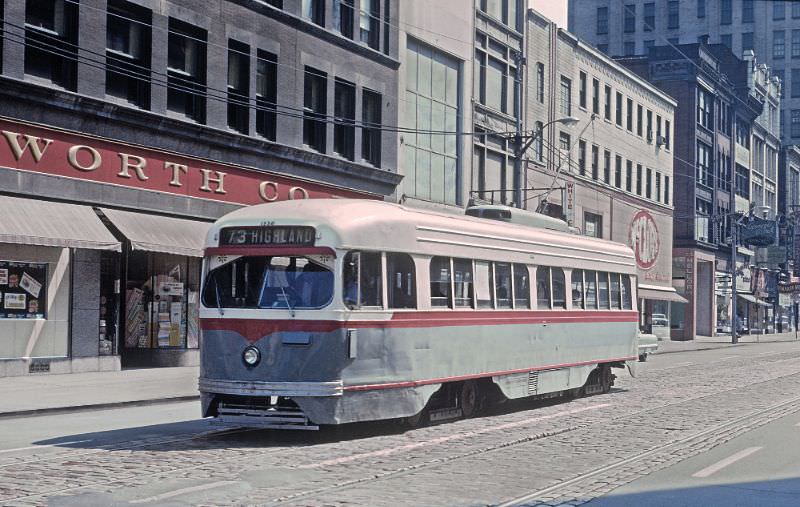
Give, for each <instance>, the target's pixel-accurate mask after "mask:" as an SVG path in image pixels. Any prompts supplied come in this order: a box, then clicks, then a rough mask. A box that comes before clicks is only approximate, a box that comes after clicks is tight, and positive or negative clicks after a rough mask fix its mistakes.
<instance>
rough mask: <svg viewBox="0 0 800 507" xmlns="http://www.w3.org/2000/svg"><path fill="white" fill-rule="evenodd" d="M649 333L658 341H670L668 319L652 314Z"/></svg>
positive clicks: (662, 315) (660, 314)
mask: <svg viewBox="0 0 800 507" xmlns="http://www.w3.org/2000/svg"><path fill="white" fill-rule="evenodd" d="M651 332H652V333H653V334H654V335H656V338H658V339H659V340H669V339H670V329H669V319H667V316H666V315H664V314H663V313H654V314H653V323H652V325H651Z"/></svg>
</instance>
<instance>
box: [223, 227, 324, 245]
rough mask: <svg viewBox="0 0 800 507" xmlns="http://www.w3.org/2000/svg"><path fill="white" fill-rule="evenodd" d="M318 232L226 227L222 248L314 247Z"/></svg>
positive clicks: (310, 228)
mask: <svg viewBox="0 0 800 507" xmlns="http://www.w3.org/2000/svg"><path fill="white" fill-rule="evenodd" d="M315 236H316V231H315V230H314V228H313V227H308V226H305V225H302V226H255V227H253V226H249V227H225V228H223V229H222V233H221V234H220V241H219V244H220V246H314V239H315Z"/></svg>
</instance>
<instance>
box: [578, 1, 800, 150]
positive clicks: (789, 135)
mask: <svg viewBox="0 0 800 507" xmlns="http://www.w3.org/2000/svg"><path fill="white" fill-rule="evenodd" d="M568 24H569V30H570V31H571V32H573V33H575V34H576V35H578V36H579V37H581V38H582V39H584V40H587V41H589V42H590V43H592V44H594V45H596V46H597V47H598V48H601V49H602V50H603V51H605V52H606V53H608V54H609V55H612V56H633V55H643V54H646V53H647V49H648V47H650V46H664V45H667V43H671V44H691V43H696V42H705V43H707V44H723V45H725V46H727V47H728V48H730V49H731V51H732V52H733V54H734V55H736V56H737V57H739V58H742V57H743V55H744V52H745V51H749V50H752V51H754V52H755V57H756V59H757V60H758V61H759V62H763V63H766V64H767V65H769V67H770V69H771V72H772V74H773V75H776V76H778V77H779V78H780V80H781V81H782V82H783V97H782V98H783V106H782V110H781V114H780V119H779V124H780V125H781V132H782V135H781V137H782V140H783V144H800V2H796V1H792V2H787V1H783V0H764V1H755V0H680V1H679V0H668V1H653V0H649V1H648V0H570V2H569V13H568Z"/></svg>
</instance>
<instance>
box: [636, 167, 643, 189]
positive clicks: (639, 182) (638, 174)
mask: <svg viewBox="0 0 800 507" xmlns="http://www.w3.org/2000/svg"><path fill="white" fill-rule="evenodd" d="M636 195H642V164H636Z"/></svg>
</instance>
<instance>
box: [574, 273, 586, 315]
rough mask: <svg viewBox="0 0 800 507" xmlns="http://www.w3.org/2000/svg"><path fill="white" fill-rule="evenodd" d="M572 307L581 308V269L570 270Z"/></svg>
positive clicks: (582, 305)
mask: <svg viewBox="0 0 800 507" xmlns="http://www.w3.org/2000/svg"><path fill="white" fill-rule="evenodd" d="M572 308H574V309H583V308H585V305H584V304H583V270H582V269H573V270H572Z"/></svg>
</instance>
